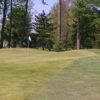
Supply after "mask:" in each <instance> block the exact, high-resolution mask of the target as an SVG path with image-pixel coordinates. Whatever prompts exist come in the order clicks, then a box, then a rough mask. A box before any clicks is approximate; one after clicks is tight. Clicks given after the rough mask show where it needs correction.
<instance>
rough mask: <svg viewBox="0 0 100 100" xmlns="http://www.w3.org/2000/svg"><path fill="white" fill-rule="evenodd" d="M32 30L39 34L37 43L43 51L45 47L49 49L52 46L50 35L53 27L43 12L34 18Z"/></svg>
mask: <svg viewBox="0 0 100 100" xmlns="http://www.w3.org/2000/svg"><path fill="white" fill-rule="evenodd" d="M33 28H34V30H35V31H36V32H37V33H38V34H39V38H38V43H39V45H40V46H41V47H42V49H43V50H44V48H45V47H46V46H47V47H48V48H49V49H50V48H51V46H52V42H53V41H52V38H51V37H52V33H53V25H52V23H51V22H50V18H49V16H48V15H46V14H45V12H44V11H43V12H42V13H39V15H36V16H35V22H34V23H33Z"/></svg>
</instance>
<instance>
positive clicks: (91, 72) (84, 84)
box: [33, 57, 100, 100]
mask: <svg viewBox="0 0 100 100" xmlns="http://www.w3.org/2000/svg"><path fill="white" fill-rule="evenodd" d="M33 100H100V57H87V58H81V59H78V60H75V61H74V62H73V63H72V64H70V65H69V66H67V67H65V68H64V69H63V70H62V71H61V72H60V73H59V74H57V75H56V76H55V77H54V78H53V79H52V80H50V81H49V82H48V84H47V85H46V86H44V87H42V88H41V89H40V91H39V92H38V93H37V95H36V96H35V97H34V98H33Z"/></svg>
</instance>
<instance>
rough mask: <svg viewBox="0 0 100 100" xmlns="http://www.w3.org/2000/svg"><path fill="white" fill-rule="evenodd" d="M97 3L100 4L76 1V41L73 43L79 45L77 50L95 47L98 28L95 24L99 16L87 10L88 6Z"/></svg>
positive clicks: (74, 8)
mask: <svg viewBox="0 0 100 100" xmlns="http://www.w3.org/2000/svg"><path fill="white" fill-rule="evenodd" d="M97 2H98V3H99V1H98V0H95V1H94V0H92V1H91V0H85V1H84V0H76V4H75V6H74V7H73V11H72V14H73V18H74V33H75V34H74V38H73V40H75V41H73V43H76V44H77V46H76V47H77V49H80V48H92V47H94V46H95V41H96V37H95V34H96V31H97V28H96V26H95V24H93V22H94V21H95V20H96V19H97V15H96V14H95V12H94V11H93V10H91V9H87V8H86V5H87V4H97ZM76 33H77V34H76ZM76 40H77V41H76Z"/></svg>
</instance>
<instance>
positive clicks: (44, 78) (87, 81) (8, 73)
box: [0, 49, 100, 100]
mask: <svg viewBox="0 0 100 100" xmlns="http://www.w3.org/2000/svg"><path fill="white" fill-rule="evenodd" d="M90 56H91V57H90ZM99 61H100V58H99V56H98V57H97V54H96V53H95V52H94V51H88V50H80V51H76V50H74V51H67V52H48V51H41V50H35V49H1V50H0V100H66V98H68V100H89V99H92V100H94V98H96V100H100V96H99V95H98V93H99V92H100V91H99V90H100V87H99V83H100V79H99V77H100V73H99V71H100V68H99V66H100V63H99ZM92 90H93V92H92ZM93 93H94V97H93V98H92V97H91V96H92V94H93ZM85 94H86V96H85ZM78 97H80V98H82V99H79V98H78ZM73 98H75V99H73ZM84 98H85V99H84ZM98 98H99V99H98Z"/></svg>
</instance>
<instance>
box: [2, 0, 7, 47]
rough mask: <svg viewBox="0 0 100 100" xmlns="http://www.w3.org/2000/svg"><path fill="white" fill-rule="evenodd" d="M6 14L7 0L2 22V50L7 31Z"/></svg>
mask: <svg viewBox="0 0 100 100" xmlns="http://www.w3.org/2000/svg"><path fill="white" fill-rule="evenodd" d="M6 12H7V0H4V9H3V20H2V29H1V48H3V40H4V29H5V22H6Z"/></svg>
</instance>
